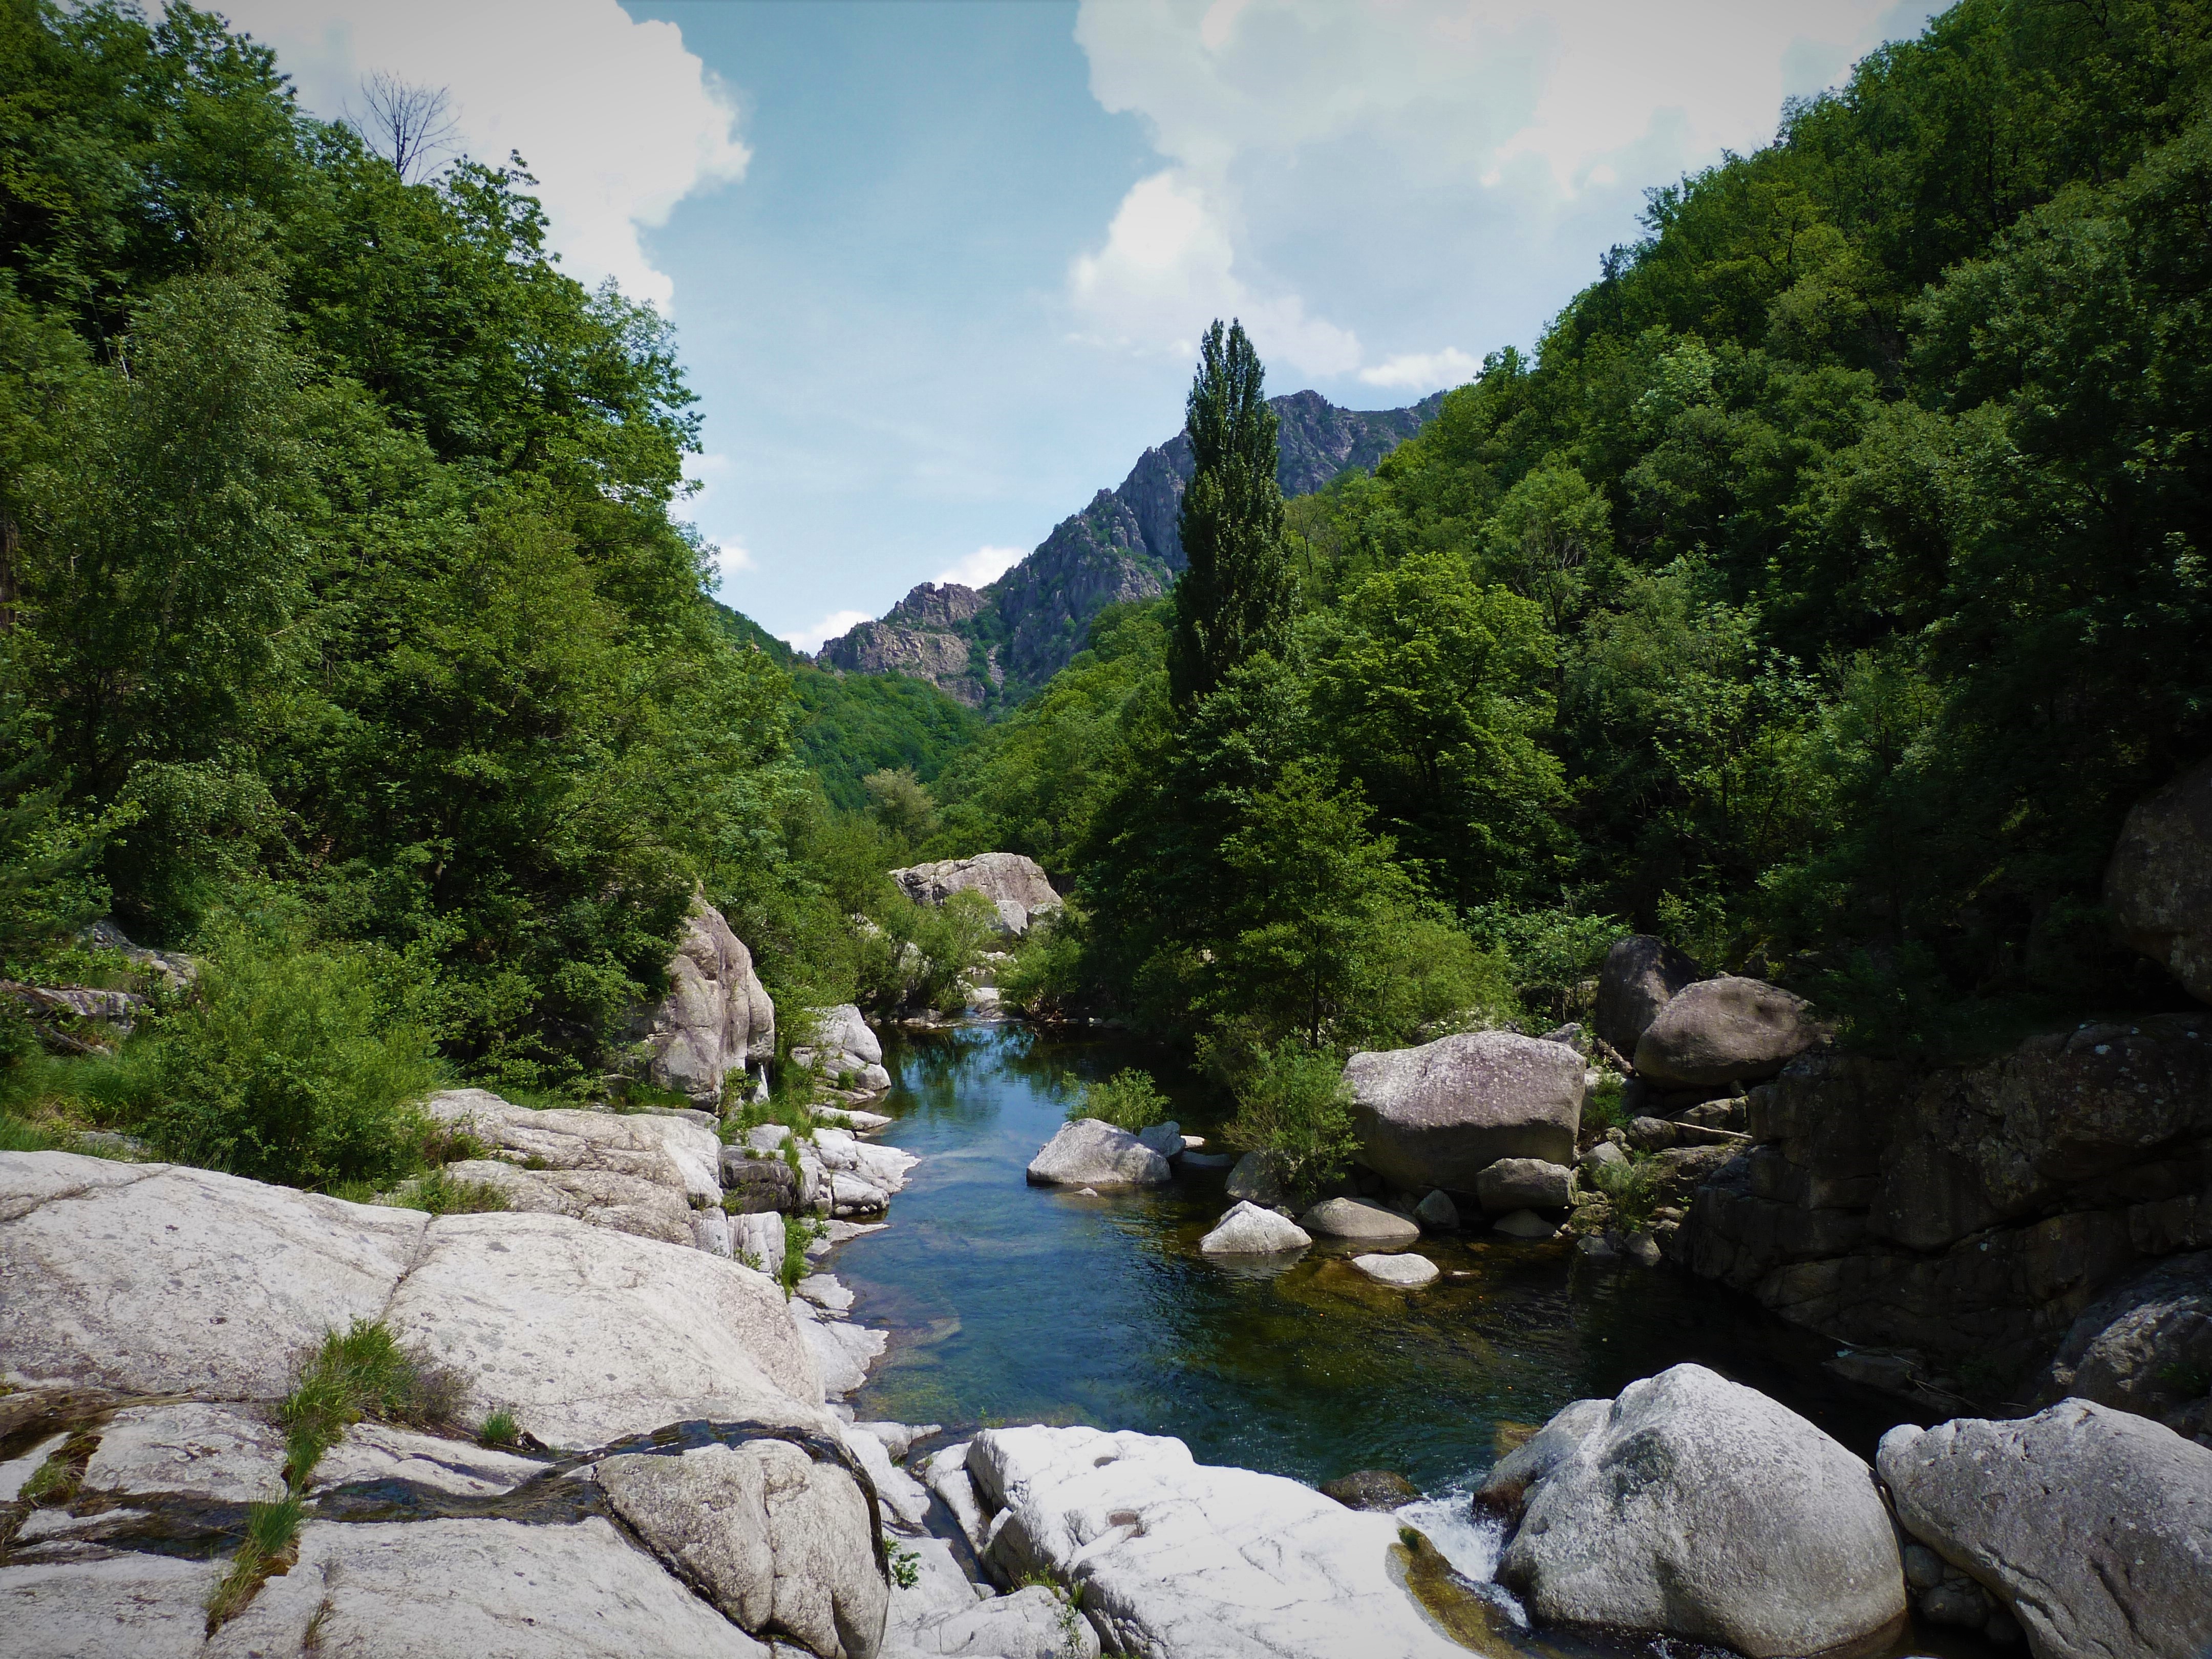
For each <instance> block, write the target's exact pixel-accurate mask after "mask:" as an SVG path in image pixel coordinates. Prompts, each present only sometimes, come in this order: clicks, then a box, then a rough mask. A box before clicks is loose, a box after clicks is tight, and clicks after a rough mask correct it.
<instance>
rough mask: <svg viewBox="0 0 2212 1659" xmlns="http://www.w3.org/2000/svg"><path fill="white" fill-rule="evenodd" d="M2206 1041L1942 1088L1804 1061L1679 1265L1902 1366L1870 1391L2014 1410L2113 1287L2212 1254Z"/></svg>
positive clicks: (1704, 1200) (2077, 1048) (1947, 1073)
mask: <svg viewBox="0 0 2212 1659" xmlns="http://www.w3.org/2000/svg"><path fill="white" fill-rule="evenodd" d="M2207 1036H2208V1032H2207V1028H2206V1024H2205V1020H2204V1017H2203V1016H2202V1015H2199V1014H2166V1015H2160V1016H2155V1017H2152V1018H2143V1019H2140V1020H2136V1021H2130V1022H2128V1023H2126V1024H2112V1025H2084V1026H2082V1027H2081V1028H2080V1029H2079V1030H2073V1031H2066V1032H2059V1033H2053V1034H2051V1035H2049V1036H2039V1037H2035V1038H2032V1039H2030V1040H2029V1041H2028V1042H2026V1043H2023V1044H2022V1045H2021V1047H2020V1048H2018V1049H2017V1050H2015V1052H2014V1053H2012V1054H2008V1055H2006V1056H2005V1057H2003V1058H2002V1059H2000V1060H1995V1061H1992V1062H1990V1063H1989V1064H1987V1065H1984V1066H1972V1067H1951V1068H1946V1069H1942V1070H1939V1071H1936V1072H1932V1073H1914V1072H1912V1071H1911V1070H1910V1069H1909V1068H1907V1067H1905V1066H1899V1065H1894V1064H1889V1063H1885V1062H1882V1061H1879V1060H1870V1059H1866V1058H1863V1057H1859V1056H1853V1055H1844V1054H1835V1053H1832V1052H1829V1051H1825V1050H1823V1051H1819V1052H1815V1053H1814V1054H1808V1055H1806V1056H1804V1057H1803V1058H1802V1059H1800V1060H1796V1061H1795V1062H1794V1063H1792V1064H1791V1065H1790V1067H1789V1068H1788V1069H1787V1070H1786V1071H1784V1073H1783V1074H1782V1075H1781V1076H1780V1077H1779V1078H1778V1079H1775V1080H1774V1081H1773V1082H1772V1083H1770V1084H1767V1085H1765V1086H1763V1087H1760V1088H1757V1089H1754V1090H1753V1091H1751V1096H1750V1112H1749V1122H1750V1129H1751V1138H1752V1141H1753V1145H1752V1146H1751V1147H1750V1149H1749V1151H1748V1152H1747V1153H1746V1154H1745V1155H1743V1156H1741V1157H1739V1158H1735V1160H1734V1161H1733V1162H1732V1163H1730V1164H1728V1165H1727V1167H1725V1168H1724V1169H1723V1170H1720V1171H1719V1172H1718V1173H1717V1175H1716V1176H1714V1178H1713V1179H1712V1180H1711V1181H1710V1182H1708V1183H1707V1184H1706V1185H1705V1187H1703V1188H1700V1189H1699V1193H1698V1194H1697V1200H1696V1202H1695V1203H1694V1204H1693V1205H1692V1207H1691V1211H1690V1216H1689V1219H1688V1220H1687V1221H1686V1222H1685V1223H1684V1224H1683V1225H1682V1228H1681V1231H1680V1233H1679V1234H1677V1235H1675V1237H1674V1241H1673V1247H1674V1252H1675V1253H1676V1254H1677V1255H1678V1256H1679V1257H1680V1260H1682V1261H1683V1262H1684V1263H1685V1265H1686V1266H1688V1267H1690V1268H1691V1269H1692V1271H1694V1272H1696V1273H1701V1274H1703V1275H1705V1277H1707V1278H1711V1279H1720V1280H1722V1281H1723V1282H1724V1283H1727V1284H1729V1285H1735V1287H1736V1288H1738V1289H1740V1290H1744V1291H1749V1292H1750V1293H1751V1294H1752V1295H1753V1296H1755V1297H1758V1299H1759V1301H1761V1302H1763V1303H1764V1304H1766V1305H1767V1306H1768V1307H1769V1308H1771V1309H1773V1310H1775V1311H1776V1312H1778V1313H1779V1314H1781V1315H1782V1316H1784V1317H1785V1318H1788V1319H1790V1320H1792V1321H1794V1322H1796V1323H1799V1324H1802V1325H1808V1326H1810V1327H1812V1328H1814V1329H1815V1330H1819V1331H1821V1332H1823V1333H1825V1334H1828V1335H1831V1336H1833V1337H1837V1338H1840V1339H1841V1340H1844V1341H1846V1342H1850V1343H1855V1344H1863V1345H1866V1346H1869V1347H1870V1348H1875V1349H1880V1350H1884V1351H1887V1352H1883V1353H1879V1354H1869V1355H1867V1356H1865V1357H1864V1358H1863V1365H1862V1367H1861V1368H1862V1369H1868V1368H1872V1370H1869V1376H1868V1378H1867V1380H1870V1381H1877V1382H1887V1383H1890V1384H1892V1385H1894V1386H1900V1387H1905V1388H1908V1389H1909V1387H1910V1385H1911V1384H1913V1383H1917V1382H1921V1381H1924V1380H1926V1379H1929V1378H1930V1377H1945V1378H1948V1379H1951V1381H1949V1382H1948V1383H1947V1384H1946V1385H1945V1386H1948V1387H1951V1388H1956V1387H1958V1386H1960V1384H1963V1385H1964V1387H1965V1388H1966V1390H1967V1391H1969V1392H1972V1393H1975V1394H1987V1395H1999V1396H2000V1397H2006V1396H2008V1395H2011V1394H2015V1393H2018V1392H2019V1391H2020V1390H2021V1389H2023V1388H2025V1387H2027V1386H2028V1384H2027V1377H2028V1374H2029V1372H2030V1370H2031V1368H2033V1366H2034V1365H2036V1364H2038V1363H2039V1362H2040V1361H2042V1360H2043V1359H2044V1358H2045V1357H2046V1356H2048V1355H2049V1354H2051V1352H2052V1350H2053V1349H2054V1348H2056V1347H2057V1346H2058V1345H2059V1343H2060V1341H2061V1340H2062V1339H2063V1338H2064V1337H2065V1336H2066V1334H2067V1332H2068V1329H2069V1326H2070V1325H2072V1324H2073V1323H2074V1322H2075V1320H2076V1319H2077V1318H2078V1317H2080V1316H2081V1315H2082V1314H2083V1313H2084V1311H2085V1310H2087V1309H2089V1308H2090V1306H2091V1304H2093V1303H2094V1302H2095V1300H2096V1299H2097V1298H2098V1297H2100V1295H2102V1294H2103V1293H2104V1292H2105V1291H2106V1290H2107V1289H2108V1288H2109V1287H2111V1286H2112V1285H2115V1284H2116V1283H2117V1282H2118V1281H2119V1280H2120V1279H2123V1278H2124V1276H2126V1275H2128V1274H2130V1273H2138V1272H2140V1271H2141V1270H2142V1268H2143V1267H2145V1266H2146V1265H2147V1264H2148V1263H2151V1262H2155V1261H2159V1260H2160V1259H2161V1258H2165V1257H2168V1256H2172V1255H2175V1254H2177V1253H2179V1252H2180V1251H2184V1250H2192V1249H2203V1248H2204V1247H2205V1246H2206V1245H2212V1043H2208V1042H2207V1040H2206V1039H2207ZM1876 1372H1880V1373H1882V1374H1880V1375H1877V1374H1875V1373H1876ZM2023 1397H2024V1396H2023Z"/></svg>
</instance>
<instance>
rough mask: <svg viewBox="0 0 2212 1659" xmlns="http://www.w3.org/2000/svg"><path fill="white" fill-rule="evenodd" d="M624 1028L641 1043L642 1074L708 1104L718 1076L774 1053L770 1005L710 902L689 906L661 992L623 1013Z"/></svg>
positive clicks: (714, 1099)
mask: <svg viewBox="0 0 2212 1659" xmlns="http://www.w3.org/2000/svg"><path fill="white" fill-rule="evenodd" d="M630 1035H631V1036H632V1037H633V1038H634V1039H635V1040H637V1041H638V1042H640V1043H641V1045H642V1047H643V1048H644V1052H645V1062H646V1071H645V1074H646V1077H647V1079H649V1080H650V1081H651V1082H652V1083H653V1084H654V1085H656V1086H658V1087H659V1088H663V1089H673V1090H675V1091H677V1092H678V1093H679V1094H685V1095H689V1096H690V1097H691V1098H692V1099H693V1100H695V1101H696V1102H698V1103H699V1104H700V1105H702V1106H703V1107H705V1108H706V1109H708V1110H710V1111H711V1110H713V1109H715V1108H716V1107H718V1106H719V1105H720V1102H721V1098H722V1080H723V1079H725V1078H726V1077H728V1076H729V1075H730V1074H731V1073H733V1072H742V1071H744V1069H745V1066H746V1065H747V1064H748V1063H749V1062H750V1061H752V1060H771V1059H773V1058H775V1004H774V1003H773V1002H770V1001H769V996H768V991H767V989H766V988H765V987H763V985H762V984H761V982H760V976H759V975H757V974H756V973H754V972H753V956H752V952H751V951H748V950H747V949H745V947H744V941H743V940H741V939H738V936H737V935H736V934H735V933H732V932H731V931H730V924H729V923H728V922H726V921H724V920H723V919H722V913H721V912H720V910H717V909H716V908H714V906H713V905H711V904H707V903H703V902H702V903H698V904H695V905H693V907H692V908H691V914H690V916H688V917H687V918H685V920H684V933H683V936H682V937H681V938H679V939H678V940H677V941H676V954H675V955H673V956H671V957H669V959H668V994H667V995H666V996H664V997H663V998H661V1000H659V1002H657V1003H654V1004H653V1006H650V1007H647V1008H641V1009H639V1010H637V1011H636V1012H634V1013H633V1014H632V1015H631V1017H630Z"/></svg>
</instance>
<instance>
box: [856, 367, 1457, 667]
mask: <svg viewBox="0 0 2212 1659" xmlns="http://www.w3.org/2000/svg"><path fill="white" fill-rule="evenodd" d="M1442 403H1443V393H1442V392H1437V393H1436V394H1434V395H1433V396H1431V397H1429V398H1424V399H1423V400H1422V401H1421V402H1419V403H1418V404H1413V406H1412V407H1411V408H1409V409H1385V410H1352V409H1340V408H1339V407H1337V405H1335V404H1332V403H1330V402H1329V401H1328V398H1324V397H1322V395H1321V393H1319V392H1292V393H1291V394H1290V395H1289V396H1287V397H1283V398H1272V399H1270V404H1271V406H1272V407H1273V409H1274V410H1275V413H1276V415H1277V416H1279V419H1280V421H1281V429H1280V434H1279V439H1278V445H1277V453H1276V461H1275V477H1276V481H1277V482H1278V483H1279V484H1280V485H1281V486H1282V490H1283V494H1284V495H1286V496H1287V495H1310V493H1312V492H1313V491H1314V490H1316V489H1320V488H1321V487H1322V485H1323V484H1325V483H1328V482H1329V481H1330V480H1331V479H1332V478H1334V477H1336V476H1337V475H1338V474H1339V473H1340V472H1342V471H1344V470H1345V469H1346V468H1347V467H1354V466H1357V467H1366V468H1371V467H1372V466H1374V465H1375V464H1376V462H1377V461H1379V460H1381V459H1383V456H1385V455H1387V454H1389V453H1390V452H1391V451H1392V450H1393V449H1395V448H1396V447H1398V445H1399V444H1401V443H1402V442H1403V441H1405V440H1406V439H1407V438H1410V437H1412V436H1413V434H1415V433H1416V432H1418V431H1419V430H1420V429H1421V428H1422V427H1424V426H1425V425H1426V424H1427V423H1428V422H1430V421H1431V420H1432V419H1434V418H1435V416H1436V412H1437V408H1438V407H1439V406H1440V405H1441V404H1442ZM1193 470H1194V469H1193V466H1192V462H1191V456H1190V440H1189V438H1188V435H1185V434H1183V433H1180V432H1179V433H1177V434H1176V435H1175V436H1174V437H1172V438H1170V439H1169V440H1168V441H1167V442H1165V443H1164V444H1160V445H1158V446H1156V447H1153V448H1151V449H1147V450H1146V452H1145V453H1143V454H1142V455H1140V456H1139V457H1138V459H1137V464H1136V465H1134V466H1133V467H1132V468H1131V469H1130V470H1129V476H1128V477H1126V478H1124V479H1123V480H1122V481H1121V487H1120V488H1119V489H1102V490H1100V491H1099V492H1098V493H1097V495H1094V496H1092V497H1091V502H1090V505H1089V506H1087V507H1084V508H1083V510H1082V511H1081V512H1079V513H1073V514H1071V515H1070V516H1069V517H1067V518H1066V519H1063V520H1061V521H1060V524H1059V525H1058V526H1055V527H1054V530H1053V532H1052V534H1051V535H1049V536H1048V537H1046V538H1045V539H1044V540H1043V541H1042V543H1040V544H1038V546H1037V549H1036V551H1035V552H1033V553H1031V554H1030V556H1028V557H1027V558H1025V559H1024V560H1023V561H1022V562H1020V563H1019V564H1018V565H1016V566H1015V567H1014V568H1012V569H1011V570H1009V571H1008V572H1006V574H1005V575H1003V576H1001V577H1000V578H999V580H996V581H994V582H993V583H992V584H991V585H990V586H987V587H985V588H982V589H981V590H978V589H975V588H972V587H963V586H960V585H959V584H958V583H957V582H946V583H943V584H939V583H935V582H924V583H922V584H921V586H919V587H916V588H915V590H914V591H913V592H910V593H908V595H907V596H906V598H904V599H901V600H900V601H899V602H898V603H897V604H896V605H893V606H892V607H891V608H890V611H887V612H885V613H884V617H882V619H881V620H879V621H877V622H868V623H861V624H860V626H859V627H857V628H854V629H852V630H851V631H850V632H849V633H848V634H846V635H844V636H843V637H842V638H841V639H835V640H831V641H829V642H828V643H827V644H826V645H824V646H823V647H822V652H821V655H820V656H819V658H818V659H817V660H818V661H819V662H821V663H822V664H823V665H824V666H825V667H830V668H837V669H842V670H845V671H848V672H853V673H860V674H906V675H908V676H911V677H912V678H915V679H920V680H927V681H928V682H929V683H930V684H933V685H934V686H936V687H938V688H939V690H943V691H945V692H946V693H947V694H948V695H950V696H953V697H956V698H957V699H958V700H959V701H960V702H963V703H965V704H967V705H968V707H969V708H992V707H1003V706H1005V705H1007V704H1009V703H1012V702H1018V701H1019V700H1020V698H1021V697H1022V696H1024V695H1026V694H1027V693H1028V692H1030V690H1035V689H1036V687H1037V686H1039V685H1042V684H1043V683H1044V682H1045V681H1047V680H1048V679H1050V678H1052V677H1053V675H1054V674H1055V673H1057V672H1058V671H1060V669H1061V668H1063V667H1065V666H1066V664H1067V660H1068V659H1069V658H1071V657H1073V655H1074V654H1075V653H1076V652H1077V651H1079V650H1080V649H1081V648H1082V645H1083V639H1084V634H1085V629H1087V628H1088V626H1089V624H1090V622H1091V618H1092V617H1095V616H1097V614H1098V613H1099V611H1103V609H1105V608H1106V607H1107V606H1108V605H1122V604H1127V603H1128V602H1130V601H1132V600H1136V599H1152V598H1153V597H1154V596H1155V595H1157V594H1159V593H1163V592H1166V591H1167V587H1168V584H1169V583H1170V582H1171V581H1173V580H1175V575H1176V572H1178V571H1180V570H1181V569H1182V568H1183V563H1184V560H1183V550H1182V536H1181V534H1180V533H1179V532H1178V531H1177V528H1176V518H1177V514H1178V513H1179V512H1180V511H1181V508H1182V492H1183V486H1184V484H1185V483H1188V481H1189V478H1190V475H1191V473H1192V471H1193Z"/></svg>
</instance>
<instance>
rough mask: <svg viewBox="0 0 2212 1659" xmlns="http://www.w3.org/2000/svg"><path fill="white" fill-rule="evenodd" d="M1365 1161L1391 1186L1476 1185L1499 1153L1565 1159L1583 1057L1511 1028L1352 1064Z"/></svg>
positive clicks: (1350, 1081) (1577, 1112)
mask: <svg viewBox="0 0 2212 1659" xmlns="http://www.w3.org/2000/svg"><path fill="white" fill-rule="evenodd" d="M1344 1080H1345V1082H1346V1085H1349V1087H1350V1088H1351V1090H1352V1120H1353V1122H1354V1123H1355V1125H1356V1126H1357V1127H1358V1133H1359V1139H1360V1151H1359V1161H1360V1163H1362V1164H1364V1165H1366V1166H1367V1168H1369V1169H1370V1170H1374V1171H1375V1172H1376V1173H1377V1174H1378V1175H1381V1176H1383V1177H1385V1178H1386V1179H1388V1180H1389V1182H1391V1183H1392V1184H1393V1185H1395V1186H1398V1187H1401V1188H1409V1189H1411V1190H1412V1191H1414V1192H1424V1191H1426V1190H1427V1189H1428V1188H1431V1187H1443V1188H1449V1189H1450V1190H1451V1191H1453V1192H1462V1193H1468V1192H1473V1191H1474V1184H1475V1177H1476V1176H1478V1175H1479V1174H1480V1172H1481V1171H1482V1170H1486V1169H1487V1168H1488V1167H1489V1166H1490V1165H1491V1164H1495V1163H1496V1162H1497V1161H1498V1159H1499V1158H1541V1159H1543V1160H1545V1161H1546V1162H1547V1163H1552V1164H1564V1163H1566V1162H1568V1161H1570V1160H1571V1158H1573V1157H1574V1155H1575V1132H1576V1130H1577V1128H1578V1127H1580V1125H1581V1122H1582V1109H1583V1060H1582V1056H1581V1055H1579V1054H1577V1053H1576V1052H1575V1051H1574V1050H1573V1049H1572V1048H1568V1047H1567V1046H1566V1045H1565V1044H1564V1043H1559V1042H1543V1041H1542V1040H1541V1039H1540V1038H1536V1037H1527V1036H1519V1035H1518V1034H1516V1033H1515V1032H1512V1031H1472V1032H1462V1033H1460V1034H1458V1035H1456V1036H1448V1037H1440V1038H1438V1039H1437V1041H1436V1042H1429V1043H1424V1044H1422V1045H1421V1046H1420V1047H1419V1048H1391V1049H1385V1050H1383V1051H1380V1052H1377V1053H1371V1054H1354V1055H1352V1058H1351V1059H1350V1060H1347V1061H1346V1063H1345V1067H1344Z"/></svg>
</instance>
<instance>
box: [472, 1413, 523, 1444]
mask: <svg viewBox="0 0 2212 1659" xmlns="http://www.w3.org/2000/svg"><path fill="white" fill-rule="evenodd" d="M521 1438H522V1425H520V1423H518V1422H516V1421H515V1420H514V1413H513V1412H511V1411H509V1410H507V1407H504V1406H501V1407H500V1408H499V1409H498V1410H497V1411H495V1412H494V1413H492V1414H491V1415H490V1416H489V1417H487V1418H486V1419H484V1420H483V1427H482V1428H480V1429H478V1430H477V1439H479V1440H481V1441H483V1443H484V1444H485V1445H487V1446H512V1445H514V1444H516V1443H519V1442H520V1440H521Z"/></svg>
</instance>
